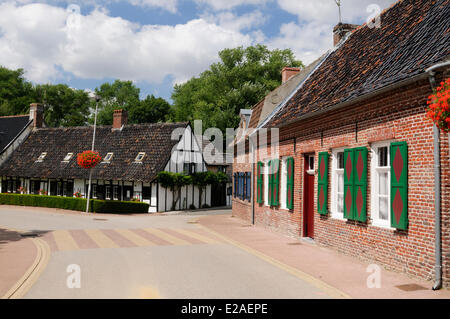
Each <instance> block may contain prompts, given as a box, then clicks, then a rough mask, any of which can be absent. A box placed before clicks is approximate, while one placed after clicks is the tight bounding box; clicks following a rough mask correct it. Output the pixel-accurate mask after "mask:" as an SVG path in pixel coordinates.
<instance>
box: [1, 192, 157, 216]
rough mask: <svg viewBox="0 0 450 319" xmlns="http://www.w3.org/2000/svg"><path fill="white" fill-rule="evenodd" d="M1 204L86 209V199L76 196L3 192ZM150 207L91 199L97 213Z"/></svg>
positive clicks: (139, 210) (123, 211)
mask: <svg viewBox="0 0 450 319" xmlns="http://www.w3.org/2000/svg"><path fill="white" fill-rule="evenodd" d="M0 205H18V206H33V207H50V208H60V209H68V210H77V211H82V212H83V211H85V210H86V199H85V198H76V197H61V196H46V195H28V194H7V193H3V194H0ZM92 208H93V209H92ZM148 208H149V204H147V203H141V202H121V201H111V200H97V199H91V207H90V211H92V210H93V211H94V212H96V213H111V214H115V213H116V214H127V213H128V214H139V213H148Z"/></svg>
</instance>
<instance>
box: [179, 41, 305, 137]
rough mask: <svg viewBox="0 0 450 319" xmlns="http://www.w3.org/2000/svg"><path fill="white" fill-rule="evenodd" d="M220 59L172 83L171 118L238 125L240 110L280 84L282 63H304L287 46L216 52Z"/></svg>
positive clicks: (287, 64)
mask: <svg viewBox="0 0 450 319" xmlns="http://www.w3.org/2000/svg"><path fill="white" fill-rule="evenodd" d="M219 57H220V61H219V62H217V63H214V64H212V65H211V66H210V68H209V70H206V71H204V72H203V73H201V74H200V75H199V76H198V77H193V78H191V79H190V80H189V81H187V82H186V83H183V84H179V85H175V87H174V91H173V94H172V99H173V111H172V114H171V118H172V119H173V120H174V121H193V120H194V119H201V120H203V128H204V129H206V128H209V127H218V128H220V129H221V130H222V131H223V132H224V131H225V129H226V128H227V127H233V128H234V127H237V125H238V123H239V110H240V109H246V108H247V109H248V108H251V107H252V106H253V105H254V104H256V103H257V102H258V101H259V100H260V99H262V98H263V97H264V96H265V95H266V94H267V93H268V92H270V91H272V90H274V89H275V88H276V87H278V86H279V85H280V84H281V70H282V68H283V67H285V66H295V67H301V66H303V65H302V63H301V61H298V60H296V59H295V57H294V54H293V53H292V51H291V50H290V49H286V50H278V49H277V50H272V51H271V50H269V49H268V48H267V47H266V46H263V45H256V46H250V47H247V48H243V47H238V48H234V49H225V50H222V51H221V52H219Z"/></svg>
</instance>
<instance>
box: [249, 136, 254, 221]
mask: <svg viewBox="0 0 450 319" xmlns="http://www.w3.org/2000/svg"><path fill="white" fill-rule="evenodd" d="M248 141H249V142H250V145H251V148H252V180H251V187H252V190H251V194H252V196H251V200H252V225H255V187H254V186H255V183H254V182H253V181H254V180H255V177H256V176H255V159H256V157H255V152H256V146H255V144H254V141H253V139H252V138H251V137H250V136H249V137H248Z"/></svg>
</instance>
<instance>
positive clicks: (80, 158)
mask: <svg viewBox="0 0 450 319" xmlns="http://www.w3.org/2000/svg"><path fill="white" fill-rule="evenodd" d="M101 160H102V158H101V156H100V155H99V154H98V152H95V151H84V152H82V153H80V154H78V155H77V163H78V165H79V166H81V167H83V168H92V167H95V165H97V164H98V163H99V162H100V161H101Z"/></svg>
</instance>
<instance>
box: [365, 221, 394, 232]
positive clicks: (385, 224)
mask: <svg viewBox="0 0 450 319" xmlns="http://www.w3.org/2000/svg"><path fill="white" fill-rule="evenodd" d="M371 226H374V227H379V228H384V229H387V230H395V228H393V227H391V225H390V224H389V223H388V222H382V221H377V220H372V223H371Z"/></svg>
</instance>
